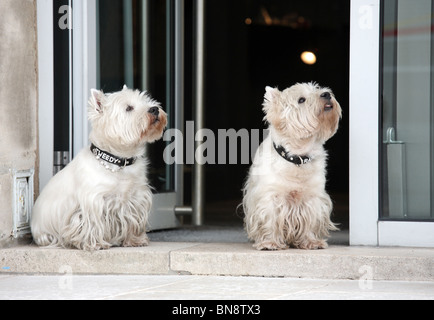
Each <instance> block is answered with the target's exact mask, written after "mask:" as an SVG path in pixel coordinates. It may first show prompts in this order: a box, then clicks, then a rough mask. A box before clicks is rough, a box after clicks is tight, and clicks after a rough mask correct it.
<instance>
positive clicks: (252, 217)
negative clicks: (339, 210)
mask: <svg viewBox="0 0 434 320" xmlns="http://www.w3.org/2000/svg"><path fill="white" fill-rule="evenodd" d="M263 106H264V109H263V110H264V112H265V114H266V116H265V120H266V121H267V122H268V123H269V129H270V134H269V136H268V137H267V138H266V139H265V140H264V142H263V143H262V144H261V146H260V147H259V149H258V151H257V153H256V156H255V159H254V162H253V165H252V167H251V168H250V172H249V175H248V179H247V182H246V184H245V186H244V190H243V191H244V198H243V208H244V212H245V219H244V223H245V228H246V231H247V234H248V237H249V239H250V240H252V241H254V247H255V248H257V249H258V250H280V249H287V248H288V247H291V246H292V247H295V248H301V249H320V248H326V247H327V242H326V238H327V237H328V236H329V231H330V230H336V229H337V228H336V227H335V225H334V224H333V223H332V222H331V220H330V214H331V211H332V202H331V200H330V197H329V195H328V194H327V193H326V191H325V183H326V159H327V153H326V151H325V150H324V147H323V145H324V143H325V142H326V141H327V140H328V139H329V138H331V137H332V136H333V135H334V134H335V133H336V131H337V128H338V123H339V120H340V118H341V112H342V111H341V107H340V105H339V103H338V102H337V101H336V99H335V97H334V95H333V93H332V92H331V90H330V89H328V88H321V87H319V86H318V85H317V84H315V83H303V84H296V85H294V86H292V87H290V88H288V89H286V90H284V91H283V92H280V91H279V90H278V89H273V88H270V87H267V88H266V94H265V101H264V104H263ZM277 146H278V147H279V148H278V147H277ZM277 150H279V151H281V153H282V150H285V151H284V152H283V154H279V153H278V151H277ZM286 155H291V157H292V158H295V159H296V160H298V159H300V158H301V159H308V160H306V161H304V162H306V163H303V164H297V163H296V164H294V163H291V162H290V161H288V160H287V159H285V158H284V156H286ZM307 157H308V158H307Z"/></svg>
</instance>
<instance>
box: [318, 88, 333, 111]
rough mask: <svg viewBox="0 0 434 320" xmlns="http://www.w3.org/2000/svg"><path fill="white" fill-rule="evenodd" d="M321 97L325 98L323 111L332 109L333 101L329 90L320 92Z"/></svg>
mask: <svg viewBox="0 0 434 320" xmlns="http://www.w3.org/2000/svg"><path fill="white" fill-rule="evenodd" d="M321 98H322V99H324V100H326V103H325V105H324V111H330V110H332V109H333V102H332V95H331V94H330V92H324V93H323V94H321Z"/></svg>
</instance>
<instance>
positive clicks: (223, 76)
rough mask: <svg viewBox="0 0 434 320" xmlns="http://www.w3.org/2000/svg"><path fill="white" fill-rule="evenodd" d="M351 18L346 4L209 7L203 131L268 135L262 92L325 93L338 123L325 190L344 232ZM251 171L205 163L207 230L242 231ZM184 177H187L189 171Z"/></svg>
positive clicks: (317, 0)
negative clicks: (310, 88) (297, 88)
mask: <svg viewBox="0 0 434 320" xmlns="http://www.w3.org/2000/svg"><path fill="white" fill-rule="evenodd" d="M187 3H188V1H187ZM186 11H188V9H187V10H186ZM349 17H350V1H340V0H331V1H326V2H325V1H321V0H307V1H285V0H272V1H270V0H255V1H252V0H244V1H231V0H219V1H206V18H205V21H206V23H205V55H206V56H205V122H206V123H205V127H206V128H209V129H211V130H212V131H213V132H215V133H217V132H218V130H219V129H226V130H227V129H231V128H232V129H235V130H236V131H238V130H241V129H247V130H248V131H249V132H250V130H252V129H260V130H262V129H265V128H266V125H265V123H264V122H263V116H264V115H263V112H262V102H263V96H264V93H265V87H266V86H271V87H278V88H279V89H281V90H282V89H285V88H287V87H289V86H291V85H293V84H295V83H297V82H310V81H314V82H317V83H318V84H320V85H321V86H325V87H330V88H331V89H332V90H333V92H334V93H335V95H336V97H337V99H338V101H339V102H340V104H341V106H342V109H343V119H342V120H341V123H340V128H339V131H338V133H337V134H336V135H335V136H334V137H333V138H332V139H331V140H329V141H328V142H327V144H326V149H327V150H328V154H329V161H328V169H327V171H328V174H327V187H326V188H327V191H328V192H329V194H330V196H331V198H332V200H333V202H334V213H333V221H334V222H336V223H339V224H340V228H341V230H348V224H349V223H348V220H349V200H348V198H349V196H348V194H349V192H348V190H349V181H348V171H349V157H348V154H349V145H348V141H349V133H348V132H349V128H348V127H349V125H348V123H349V120H348V119H349V116H348V113H349V83H348V79H349V23H350V21H349ZM187 30H188V28H187ZM303 52H310V53H312V54H314V55H315V58H316V61H315V63H313V64H312V63H310V64H309V63H306V61H305V62H303V60H302V59H301V55H302V53H303ZM188 105H189V104H188V102H187V103H186V106H188ZM187 114H188V113H187ZM216 158H218V154H217V155H216ZM240 162H241V161H240V158H238V163H240ZM249 167H250V164H248V165H247V164H244V165H243V164H236V165H234V164H226V165H219V164H208V165H206V170H205V172H206V183H205V185H206V191H205V198H206V201H205V203H206V205H205V217H204V221H205V225H206V226H209V225H214V226H242V224H243V213H242V209H241V208H238V209H237V206H238V205H239V204H240V203H241V201H242V191H241V189H242V187H243V184H244V181H245V179H246V176H247V172H248V170H249ZM186 172H187V177H188V176H189V172H190V170H189V168H188V166H187V171H186ZM188 181H189V179H186V182H187V183H186V187H185V188H186V192H185V195H186V198H185V200H186V202H187V203H188V201H189V199H191V192H189V183H188ZM190 191H191V190H190Z"/></svg>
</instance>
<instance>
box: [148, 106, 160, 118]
mask: <svg viewBox="0 0 434 320" xmlns="http://www.w3.org/2000/svg"><path fill="white" fill-rule="evenodd" d="M148 113H150V114H152V115H154V116H158V115H159V114H160V108H158V107H152V108H150V109H149V110H148Z"/></svg>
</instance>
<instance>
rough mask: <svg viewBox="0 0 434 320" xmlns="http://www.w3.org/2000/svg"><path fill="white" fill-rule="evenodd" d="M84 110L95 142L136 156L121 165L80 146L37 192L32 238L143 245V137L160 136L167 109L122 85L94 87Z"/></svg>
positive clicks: (97, 245) (146, 193)
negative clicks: (112, 89) (113, 90)
mask: <svg viewBox="0 0 434 320" xmlns="http://www.w3.org/2000/svg"><path fill="white" fill-rule="evenodd" d="M88 116H89V120H90V121H91V124H92V132H91V134H90V137H89V139H90V141H91V142H92V143H93V144H94V145H95V146H97V147H98V148H99V149H100V150H104V151H105V152H108V153H110V154H112V155H115V156H117V157H119V158H123V159H128V158H134V159H135V162H134V163H133V164H132V165H128V166H125V167H123V168H121V167H119V166H117V165H115V164H113V163H110V162H106V161H104V160H103V159H98V158H97V157H96V155H95V154H94V153H93V152H92V151H91V150H90V148H84V149H83V150H82V151H81V152H80V153H79V154H78V155H77V156H76V157H75V158H74V160H73V161H72V162H71V163H70V164H69V165H68V166H66V168H64V169H63V170H62V171H60V172H59V173H58V174H57V175H55V176H54V177H53V178H52V179H51V180H50V181H49V183H48V184H47V186H46V187H45V188H44V190H43V191H42V193H41V194H40V196H39V197H38V199H37V201H36V203H35V206H34V209H33V215H32V221H31V229H32V234H33V239H34V241H35V242H36V244H38V245H40V246H56V247H65V248H78V249H83V250H98V249H106V248H109V247H111V246H144V245H147V244H148V237H147V235H146V231H145V228H146V223H147V217H148V213H149V211H150V209H151V205H152V193H151V190H150V187H149V185H148V180H147V177H146V170H147V169H146V160H145V158H144V152H145V143H146V142H153V141H155V140H158V139H160V138H161V136H162V133H163V130H164V128H165V126H166V123H167V117H166V113H165V112H164V111H163V110H162V109H161V108H160V105H159V103H158V102H156V101H154V100H152V99H151V98H150V97H149V96H148V95H147V94H146V93H144V92H142V93H141V92H139V91H137V90H136V91H133V90H130V89H128V88H127V87H124V89H123V90H122V91H120V92H116V93H112V94H104V93H103V92H102V91H97V90H92V95H91V98H90V99H89V109H88Z"/></svg>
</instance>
